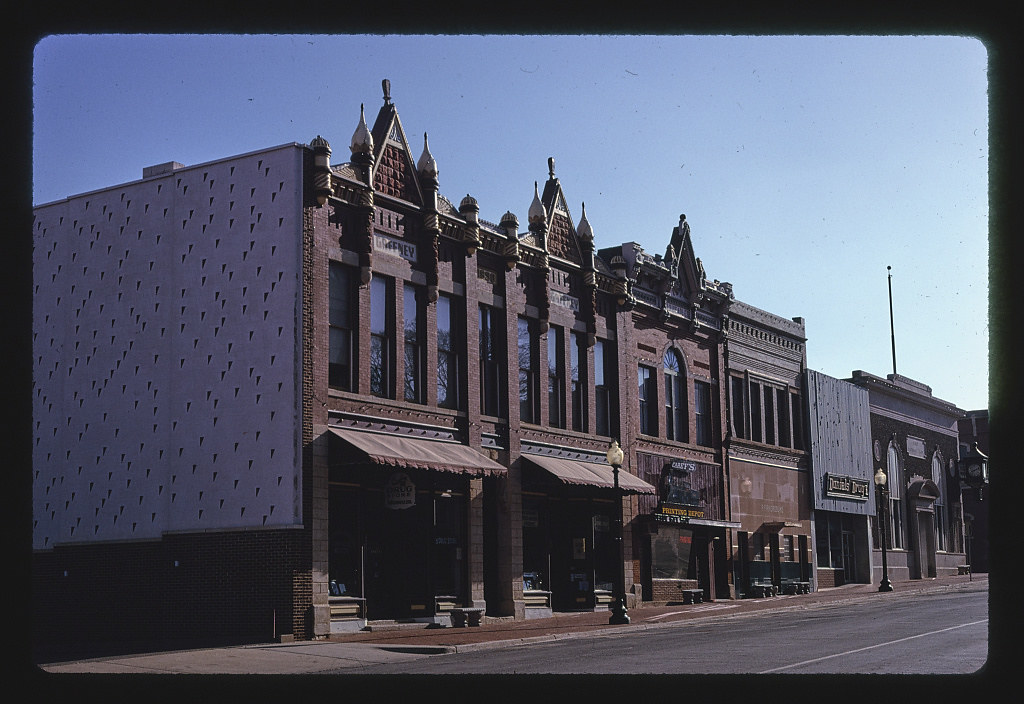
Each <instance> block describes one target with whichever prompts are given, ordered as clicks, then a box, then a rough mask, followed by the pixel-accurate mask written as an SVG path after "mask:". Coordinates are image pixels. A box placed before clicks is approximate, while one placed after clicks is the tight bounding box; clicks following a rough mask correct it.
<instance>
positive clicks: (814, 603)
mask: <svg viewBox="0 0 1024 704" xmlns="http://www.w3.org/2000/svg"><path fill="white" fill-rule="evenodd" d="M893 586H894V591H893V592H890V593H880V592H879V591H878V587H877V585H873V584H850V585H845V586H842V587H836V588H832V589H822V590H819V591H817V592H813V593H811V594H800V595H786V596H776V597H768V598H762V599H740V600H718V601H715V602H710V603H703V604H692V605H658V606H642V607H639V608H635V609H632V610H630V612H629V616H630V623H629V624H628V625H615V626H613V625H610V624H609V623H608V612H607V611H604V610H602V611H598V612H575V613H558V614H555V615H554V616H552V617H550V618H539V619H527V620H521V621H514V620H511V619H495V618H490V617H485V620H484V622H483V623H482V624H481V625H480V626H476V627H464V628H438V627H431V628H427V627H422V626H418V627H410V625H408V624H402V625H401V626H397V625H396V626H394V627H392V628H386V627H382V626H375V627H374V628H373V629H372V630H363V631H355V632H350V633H335V634H332V635H331V636H330V637H329V638H328V639H324V640H316V641H295V642H283V643H277V642H274V643H258V644H248V645H238V646H229V647H221V648H202V649H194V650H174V651H168V652H151V653H134V654H131V655H120V656H113V657H102V658H92V659H83V660H75V661H71V662H54V663H40V664H37V667H38V668H39V669H40V670H41V671H43V672H46V673H52V674H72V673H74V674H80V673H98V674H124V673H133V674H199V675H221V674H223V675H259V674H266V675H284V674H288V675H293V674H297V675H306V674H316V673H321V672H329V671H337V670H342V669H350V668H351V669H352V672H353V674H358V671H359V668H362V667H364V666H367V665H374V664H379V663H385V662H390V663H394V662H402V661H406V660H412V659H417V658H420V657H423V656H424V655H436V654H443V653H461V652H468V651H471V650H483V649H500V648H509V647H516V646H522V645H528V644H530V643H538V642H550V641H552V640H558V639H561V638H581V637H587V636H588V635H589V636H592V635H594V634H607V632H608V631H611V630H614V631H618V632H623V631H642V630H647V629H654V628H667V627H671V626H672V625H673V624H678V623H679V622H681V621H691V620H694V619H708V618H738V617H742V616H744V615H747V614H751V613H756V612H759V611H764V610H769V609H771V610H777V609H813V608H816V607H820V606H824V605H830V604H834V603H836V602H839V601H849V602H851V603H856V602H864V601H870V602H875V601H880V600H884V599H899V598H903V597H905V596H908V595H912V594H919V593H924V592H942V591H965V590H987V589H988V575H983V574H979V575H973V576H969V575H958V576H950V577H940V578H936V579H925V580H914V581H904V582H895V583H894V584H893Z"/></svg>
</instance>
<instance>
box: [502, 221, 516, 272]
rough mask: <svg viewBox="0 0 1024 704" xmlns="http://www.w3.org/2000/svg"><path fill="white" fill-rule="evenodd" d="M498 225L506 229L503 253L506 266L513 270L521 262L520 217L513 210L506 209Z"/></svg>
mask: <svg viewBox="0 0 1024 704" xmlns="http://www.w3.org/2000/svg"><path fill="white" fill-rule="evenodd" d="M498 227H500V228H501V229H502V230H504V231H505V247H504V249H503V251H502V255H503V257H504V259H505V266H506V267H508V270H509V271H512V270H513V269H515V268H516V264H517V263H518V262H519V218H517V217H516V216H515V214H514V213H513V212H512V211H511V210H506V211H505V214H504V215H502V216H501V222H500V223H498Z"/></svg>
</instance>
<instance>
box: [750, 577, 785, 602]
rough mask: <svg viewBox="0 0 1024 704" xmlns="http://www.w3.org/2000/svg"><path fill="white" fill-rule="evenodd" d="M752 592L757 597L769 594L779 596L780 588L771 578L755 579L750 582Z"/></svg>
mask: <svg viewBox="0 0 1024 704" xmlns="http://www.w3.org/2000/svg"><path fill="white" fill-rule="evenodd" d="M750 594H751V596H755V597H757V598H759V599H760V598H764V597H769V596H777V595H778V590H776V588H775V585H774V584H772V583H771V580H767V579H755V580H752V581H751V582H750Z"/></svg>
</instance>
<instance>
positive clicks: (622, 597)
mask: <svg viewBox="0 0 1024 704" xmlns="http://www.w3.org/2000/svg"><path fill="white" fill-rule="evenodd" d="M605 459H607V460H608V464H610V465H611V466H612V478H613V483H614V485H615V496H616V498H617V499H618V507H617V508H616V509H615V511H614V514H615V520H614V521H613V523H614V525H615V535H614V539H615V544H616V547H617V548H618V549H617V550H616V551H615V554H616V556H617V557H618V561H619V570H618V579H617V580H616V584H615V598H614V599H613V600H612V608H611V611H612V615H611V616H610V617H609V618H608V623H609V624H611V625H620V624H626V623H629V615H628V614H627V613H626V565H625V563H626V555H625V552H624V551H623V545H622V496H623V495H622V492H621V491H620V490H619V468H620V467H621V466H622V461H623V453H622V448H621V447H619V442H618V441H617V440H612V444H611V445H609V446H608V452H607V453H606V454H605Z"/></svg>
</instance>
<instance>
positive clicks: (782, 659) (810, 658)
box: [338, 590, 988, 674]
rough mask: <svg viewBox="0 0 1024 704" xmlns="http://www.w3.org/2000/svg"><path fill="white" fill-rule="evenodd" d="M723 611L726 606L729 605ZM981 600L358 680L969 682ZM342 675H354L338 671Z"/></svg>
mask: <svg viewBox="0 0 1024 704" xmlns="http://www.w3.org/2000/svg"><path fill="white" fill-rule="evenodd" d="M722 606H723V607H727V606H728V605H727V604H723V605H722ZM987 648H988V599H987V593H986V592H985V591H980V590H976V591H968V592H956V593H945V594H919V595H901V594H891V595H887V596H886V597H885V601H881V600H880V599H878V598H876V599H874V600H871V601H867V600H856V601H853V602H845V603H844V602H839V603H836V604H830V605H827V606H818V607H816V608H812V609H807V610H806V611H805V610H800V609H788V610H784V611H770V612H762V613H751V614H744V615H742V616H735V617H732V616H729V615H728V610H727V608H723V609H722V610H721V617H720V618H715V619H704V620H701V621H697V622H679V623H672V624H667V625H666V627H664V628H659V629H649V630H645V631H639V632H629V633H616V632H614V631H610V632H607V631H606V632H602V633H600V634H595V635H592V636H590V637H585V638H575V639H570V640H563V641H555V642H550V643H534V644H532V645H530V646H528V647H520V646H513V647H508V648H504V649H501V650H498V651H494V650H492V651H482V652H468V653H455V654H447V655H439V656H434V657H424V658H417V659H411V660H404V661H402V662H391V663H386V664H381V665H371V666H368V667H364V668H360V669H359V670H358V672H359V674H393V673H407V674H548V673H550V674H725V673H734V674H735V673H742V674H756V673H792V674H807V673H830V674H831V673H850V674H859V673H884V674H967V673H971V672H974V671H976V670H978V669H979V668H981V667H982V666H983V665H984V663H985V660H986V658H987V652H988V650H987ZM338 672H352V670H339V671H338Z"/></svg>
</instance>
